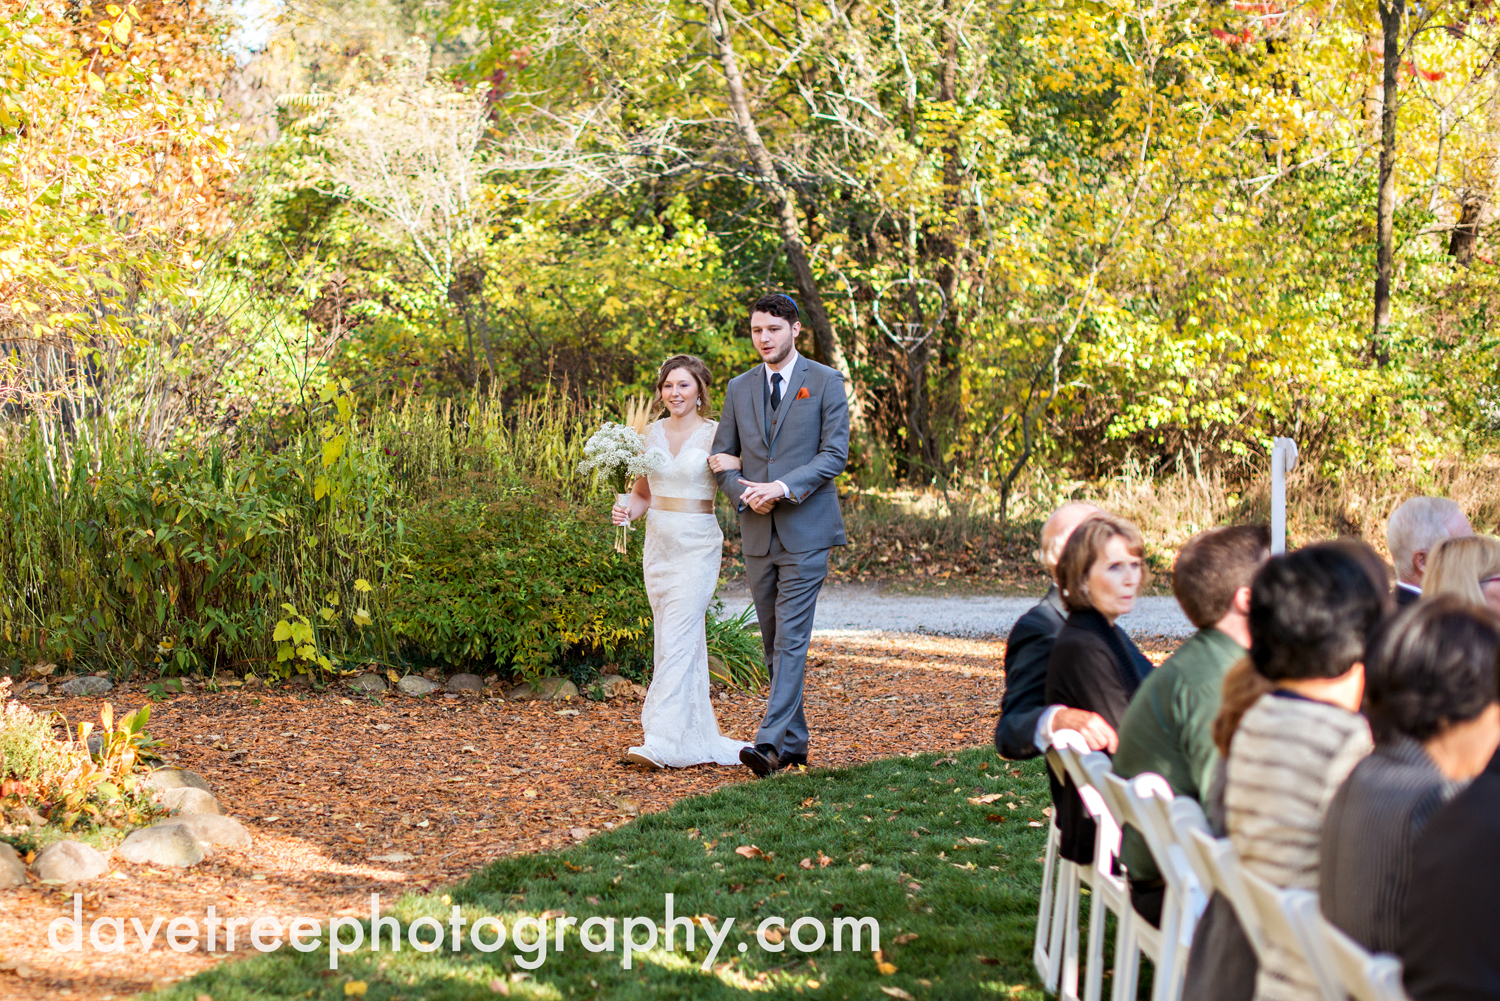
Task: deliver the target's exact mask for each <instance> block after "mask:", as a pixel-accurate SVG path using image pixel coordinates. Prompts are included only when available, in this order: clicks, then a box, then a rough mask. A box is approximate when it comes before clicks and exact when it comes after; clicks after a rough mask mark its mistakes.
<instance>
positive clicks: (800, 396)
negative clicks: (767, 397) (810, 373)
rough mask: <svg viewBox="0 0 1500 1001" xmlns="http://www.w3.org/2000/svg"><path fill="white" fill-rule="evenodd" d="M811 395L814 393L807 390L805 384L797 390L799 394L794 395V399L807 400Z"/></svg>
mask: <svg viewBox="0 0 1500 1001" xmlns="http://www.w3.org/2000/svg"><path fill="white" fill-rule="evenodd" d="M809 396H812V394H811V393H809V392H808V391H807V387H806V386H803V387H802V388H801V389H799V390H797V395H796V396H794V397H793V399H796V400H805V399H807V398H808V397H809Z"/></svg>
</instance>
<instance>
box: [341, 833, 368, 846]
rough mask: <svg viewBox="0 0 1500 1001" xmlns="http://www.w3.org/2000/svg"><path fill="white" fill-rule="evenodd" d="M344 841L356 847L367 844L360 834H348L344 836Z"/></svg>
mask: <svg viewBox="0 0 1500 1001" xmlns="http://www.w3.org/2000/svg"><path fill="white" fill-rule="evenodd" d="M344 840H345V841H347V842H349V843H350V844H355V845H362V844H364V843H365V839H364V838H362V837H360V836H359V835H358V834H346V835H344Z"/></svg>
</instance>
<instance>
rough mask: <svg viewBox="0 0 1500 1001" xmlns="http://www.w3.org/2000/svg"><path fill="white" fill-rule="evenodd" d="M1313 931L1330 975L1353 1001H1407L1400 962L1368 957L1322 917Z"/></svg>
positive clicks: (1389, 958) (1378, 955)
mask: <svg viewBox="0 0 1500 1001" xmlns="http://www.w3.org/2000/svg"><path fill="white" fill-rule="evenodd" d="M1314 931H1315V932H1316V933H1317V935H1318V936H1319V938H1321V939H1322V945H1323V954H1324V956H1325V957H1326V958H1327V960H1328V965H1329V968H1330V972H1331V973H1332V974H1333V975H1334V977H1335V978H1336V979H1337V980H1338V981H1339V984H1340V986H1341V987H1342V988H1343V989H1344V990H1345V991H1346V992H1348V995H1349V997H1351V998H1353V999H1354V1001H1410V999H1409V998H1407V996H1406V988H1405V987H1403V986H1402V983H1401V960H1399V959H1397V958H1396V957H1395V956H1389V955H1386V954H1384V953H1380V954H1375V955H1372V954H1370V953H1369V952H1367V951H1365V948H1364V946H1362V945H1360V944H1359V943H1358V942H1356V941H1354V939H1352V938H1350V937H1349V936H1348V935H1345V934H1344V933H1343V932H1342V931H1340V930H1339V929H1338V928H1336V927H1334V925H1333V924H1331V923H1330V922H1329V920H1328V919H1327V918H1325V917H1323V915H1322V914H1318V915H1317V919H1316V921H1315V922H1314Z"/></svg>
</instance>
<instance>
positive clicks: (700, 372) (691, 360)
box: [656, 355, 714, 417]
mask: <svg viewBox="0 0 1500 1001" xmlns="http://www.w3.org/2000/svg"><path fill="white" fill-rule="evenodd" d="M679 368H680V369H684V370H685V371H686V372H687V373H688V374H689V375H691V376H692V377H693V379H694V381H696V382H697V383H698V416H699V417H707V416H708V415H709V413H711V412H712V408H711V407H710V406H709V403H708V390H709V387H710V386H712V385H713V384H714V374H713V372H711V371H709V368H708V366H707V365H705V364H704V363H703V359H702V358H699V357H698V356H697V355H673V356H672V357H670V358H668V359H667V360H666V361H664V362H662V363H661V368H659V369H657V370H656V405H657V406H658V407H661V408H663V409H665V407H666V404H664V403H663V402H662V398H661V387H662V386H663V385H665V384H666V381H667V376H669V375H671V374H672V373H673V372H675V371H677V370H678V369H679Z"/></svg>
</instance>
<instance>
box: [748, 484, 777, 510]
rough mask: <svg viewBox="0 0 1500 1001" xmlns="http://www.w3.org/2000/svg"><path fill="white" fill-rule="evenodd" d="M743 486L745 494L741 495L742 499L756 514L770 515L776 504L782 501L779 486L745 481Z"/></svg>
mask: <svg viewBox="0 0 1500 1001" xmlns="http://www.w3.org/2000/svg"><path fill="white" fill-rule="evenodd" d="M741 485H742V486H743V487H744V492H743V493H741V494H740V499H741V500H742V501H744V502H745V506H747V507H748V508H750V510H752V511H754V512H755V513H756V514H770V513H771V509H772V508H773V507H775V506H776V502H777V501H778V500H780V499H781V487H780V485H779V484H776V483H756V482H754V481H752V480H743V481H741Z"/></svg>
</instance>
